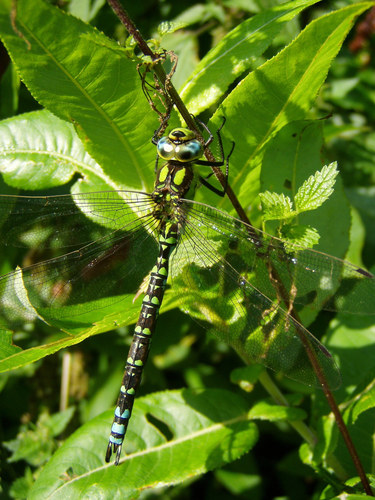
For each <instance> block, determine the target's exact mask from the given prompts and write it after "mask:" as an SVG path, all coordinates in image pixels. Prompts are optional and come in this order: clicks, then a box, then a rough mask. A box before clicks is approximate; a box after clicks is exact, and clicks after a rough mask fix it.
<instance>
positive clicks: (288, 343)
mask: <svg viewBox="0 0 375 500" xmlns="http://www.w3.org/2000/svg"><path fill="white" fill-rule="evenodd" d="M181 219H182V220H184V224H183V226H184V227H183V238H181V241H180V243H179V246H178V249H177V251H176V253H175V255H174V256H173V263H172V266H171V269H172V276H173V285H174V287H178V288H179V289H180V290H179V292H180V293H181V295H183V296H184V309H185V310H186V311H187V312H189V313H190V314H191V315H192V316H193V317H195V318H197V319H198V320H200V321H202V322H205V323H206V326H207V324H208V325H211V328H213V329H214V330H216V331H217V332H219V333H220V334H221V335H222V338H223V339H224V340H225V341H226V342H228V343H230V344H231V345H233V346H235V347H236V350H237V351H238V352H239V353H242V355H243V357H244V358H245V359H248V360H249V361H252V362H257V363H262V364H264V365H266V366H268V367H269V368H271V369H273V370H275V371H277V372H282V373H284V374H285V375H287V376H288V377H290V378H293V379H296V380H299V381H303V382H305V383H306V384H308V385H316V384H318V382H317V380H316V376H315V373H314V370H313V369H312V366H311V363H310V360H309V354H308V352H307V349H306V348H310V350H311V351H312V352H313V353H314V357H315V359H316V360H317V362H318V363H319V365H320V366H321V368H322V369H323V370H324V372H325V374H326V376H327V378H328V380H329V381H330V384H331V386H332V387H337V386H338V385H339V383H340V376H339V373H338V370H337V367H336V365H335V363H334V361H333V359H332V357H331V356H330V354H329V353H328V351H327V349H326V348H325V347H324V346H323V345H322V344H321V343H320V342H319V341H318V340H317V339H316V338H315V337H314V336H313V335H311V334H310V333H309V332H308V331H307V330H306V329H305V328H304V327H303V326H302V325H301V324H300V323H299V322H298V321H296V320H295V319H294V318H293V317H292V316H291V315H290V314H288V312H287V311H288V307H291V306H292V305H293V306H294V305H296V304H297V305H300V307H301V306H311V307H314V308H316V307H321V306H326V307H327V308H329V309H331V310H332V309H337V310H349V311H352V312H354V313H370V314H375V303H374V300H373V298H374V296H375V280H374V278H373V276H372V275H371V274H370V273H368V272H367V271H364V270H361V269H358V268H356V267H354V266H352V265H351V264H349V263H346V262H344V261H342V260H340V259H336V258H334V257H331V256H328V255H325V254H322V253H319V252H315V251H313V250H297V249H296V250H295V251H294V252H293V253H288V252H286V251H285V249H284V247H283V244H282V242H281V241H280V240H278V239H277V238H272V237H271V236H269V235H266V234H264V233H261V232H260V231H256V230H254V229H253V228H251V227H249V226H247V225H246V224H244V223H243V222H241V221H239V220H237V219H235V218H233V217H230V216H229V215H227V214H225V213H223V212H220V211H218V210H216V209H214V208H212V207H209V206H206V205H203V204H199V203H196V202H191V201H185V202H184V204H183V206H182V207H181ZM335 292H336V294H335ZM333 294H335V295H336V296H337V295H338V294H339V300H338V303H335V300H334V298H333V297H332V296H333ZM297 309H298V306H297Z"/></svg>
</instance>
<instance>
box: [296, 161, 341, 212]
mask: <svg viewBox="0 0 375 500" xmlns="http://www.w3.org/2000/svg"><path fill="white" fill-rule="evenodd" d="M338 173H339V172H338V170H337V162H332V163H330V164H329V165H325V166H324V167H323V168H322V170H320V171H318V172H316V173H315V174H314V175H311V176H310V177H309V178H308V179H307V180H306V181H305V182H304V183H303V184H302V186H301V187H300V188H299V189H298V191H297V194H296V196H295V198H294V203H295V208H296V212H297V213H301V212H306V211H308V210H315V209H316V208H318V207H320V206H321V205H322V204H323V203H324V202H325V201H326V200H328V198H329V197H330V196H331V194H332V193H333V186H334V184H335V182H336V176H337V174H338Z"/></svg>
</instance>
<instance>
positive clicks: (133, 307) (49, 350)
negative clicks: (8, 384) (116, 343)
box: [0, 294, 178, 373]
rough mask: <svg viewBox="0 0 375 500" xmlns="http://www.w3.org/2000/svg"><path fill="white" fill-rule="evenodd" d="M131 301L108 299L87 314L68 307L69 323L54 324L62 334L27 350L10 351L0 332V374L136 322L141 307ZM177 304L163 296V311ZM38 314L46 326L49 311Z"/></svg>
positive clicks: (128, 298)
mask: <svg viewBox="0 0 375 500" xmlns="http://www.w3.org/2000/svg"><path fill="white" fill-rule="evenodd" d="M133 299H134V295H131V296H124V297H119V300H118V302H115V303H113V301H112V300H110V301H109V303H108V304H107V303H106V301H105V300H102V301H100V302H98V306H97V308H94V307H93V308H92V309H90V310H89V311H87V310H86V307H85V305H78V306H77V307H74V306H70V308H71V317H72V320H71V321H69V320H67V319H64V320H61V322H60V323H59V322H58V321H57V320H56V319H55V318H54V319H53V325H54V326H56V327H58V328H60V329H61V331H60V332H57V333H54V335H51V336H50V337H48V338H46V340H45V342H44V343H42V344H41V345H39V346H37V347H31V348H29V349H26V350H20V348H19V347H18V346H12V349H10V348H9V332H7V331H6V330H3V329H1V330H0V346H1V345H3V344H5V346H6V347H5V348H4V349H3V351H2V354H3V355H5V356H6V357H4V358H3V359H1V360H0V373H1V372H6V371H8V370H14V369H16V368H20V367H21V366H24V365H27V364H29V363H33V362H35V361H37V360H38V359H42V358H44V357H45V356H48V355H50V354H53V353H55V352H57V351H60V350H61V349H64V348H66V347H69V346H72V345H76V344H79V343H80V342H82V341H83V340H85V339H86V338H89V337H91V336H92V335H96V334H98V333H102V332H106V331H109V330H113V329H114V328H117V327H119V326H120V325H121V326H125V325H130V324H132V323H135V322H136V320H137V318H138V315H139V307H140V306H139V303H138V302H136V303H135V304H134V303H133ZM177 303H178V300H177V299H176V297H173V296H170V297H169V296H168V294H166V296H165V298H164V301H163V311H168V310H169V309H172V308H173V307H176V305H177ZM90 305H92V304H90ZM81 309H82V313H81V311H80V310H81ZM40 312H41V316H42V318H43V319H44V320H45V321H46V322H47V323H48V322H49V318H48V310H46V311H40ZM61 312H62V313H64V314H65V313H66V311H64V308H62V309H61ZM73 318H74V319H73ZM77 318H78V319H77Z"/></svg>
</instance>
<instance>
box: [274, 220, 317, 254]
mask: <svg viewBox="0 0 375 500" xmlns="http://www.w3.org/2000/svg"><path fill="white" fill-rule="evenodd" d="M281 232H282V238H283V240H284V245H285V249H286V250H287V251H288V250H290V251H292V250H293V248H294V247H295V246H296V245H297V246H298V247H299V248H312V247H313V246H314V245H317V244H318V243H319V238H320V235H319V233H318V231H317V230H316V229H315V227H311V226H304V225H302V224H298V225H295V226H292V225H289V224H286V225H285V226H283V227H282V229H281Z"/></svg>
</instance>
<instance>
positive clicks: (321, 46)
mask: <svg viewBox="0 0 375 500" xmlns="http://www.w3.org/2000/svg"><path fill="white" fill-rule="evenodd" d="M372 5H373V4H372V3H371V2H363V3H356V4H353V5H349V6H348V7H345V8H342V9H339V10H336V11H334V12H331V13H329V14H327V15H325V16H322V17H320V18H318V19H315V20H314V21H312V22H311V23H310V24H309V25H308V26H307V27H306V28H305V29H304V30H303V31H302V33H301V34H300V35H299V36H298V37H297V38H296V39H295V40H294V41H293V42H292V43H291V44H290V45H288V46H287V47H286V48H285V49H284V50H282V51H281V52H280V53H279V54H277V55H276V56H275V57H273V58H272V59H270V60H269V61H267V62H266V63H265V64H263V65H262V66H261V67H259V68H257V69H256V70H255V71H253V72H252V73H251V74H250V75H248V76H247V77H246V78H244V79H243V80H242V82H241V84H240V85H238V86H237V87H236V88H235V89H234V90H233V91H232V92H231V94H230V95H229V96H228V97H227V98H226V99H225V100H224V102H223V104H222V106H221V108H220V109H219V110H218V111H217V112H216V114H215V117H214V119H213V120H212V123H213V124H215V126H217V125H218V124H219V123H220V122H221V117H222V116H223V115H224V116H225V117H226V118H227V122H226V124H225V136H226V137H227V138H228V139H230V140H234V141H235V143H236V147H235V149H234V152H233V155H232V156H231V158H230V184H231V187H232V188H233V189H234V191H235V192H236V194H237V195H238V197H239V200H240V202H242V204H243V205H245V206H247V205H248V204H249V203H253V200H254V197H255V195H256V194H257V193H258V192H259V191H260V185H259V175H260V165H261V161H262V159H263V154H264V146H265V144H266V143H267V141H268V140H269V139H270V138H271V137H272V136H273V135H274V134H275V133H276V131H277V130H279V129H280V128H281V127H283V126H284V125H285V124H286V123H289V122H290V121H293V120H301V119H304V118H305V117H306V115H307V112H308V111H309V109H310V108H311V106H312V104H313V102H314V100H315V98H316V95H317V93H318V91H319V88H320V87H321V85H322V84H323V82H324V81H325V79H326V76H327V72H328V70H329V68H330V65H331V63H332V60H333V59H334V58H335V56H336V55H337V53H338V51H339V50H340V47H341V44H342V42H343V41H344V39H345V37H346V35H347V33H348V31H349V30H350V29H351V27H352V25H353V22H354V20H355V19H356V18H357V17H358V16H359V15H360V14H361V13H362V12H364V11H365V10H366V9H369V8H371V7H372ZM281 82H282V85H281ZM215 126H214V125H211V127H212V129H214V128H215ZM272 191H273V189H272ZM206 199H208V203H210V202H211V198H210V199H209V195H207V196H206ZM212 203H213V202H212ZM216 204H217V202H216Z"/></svg>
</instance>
